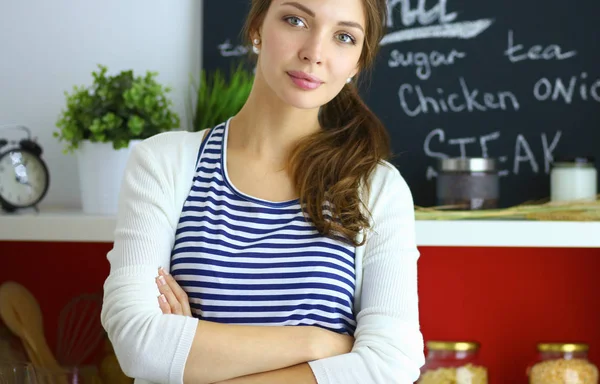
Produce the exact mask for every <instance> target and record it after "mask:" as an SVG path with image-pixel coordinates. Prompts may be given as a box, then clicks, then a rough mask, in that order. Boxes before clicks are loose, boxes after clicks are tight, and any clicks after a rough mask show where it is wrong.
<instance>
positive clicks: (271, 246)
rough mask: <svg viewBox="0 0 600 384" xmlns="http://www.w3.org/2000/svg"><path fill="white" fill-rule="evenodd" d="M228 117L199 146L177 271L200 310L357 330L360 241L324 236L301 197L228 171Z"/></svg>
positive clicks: (180, 230) (250, 321) (245, 320)
mask: <svg viewBox="0 0 600 384" xmlns="http://www.w3.org/2000/svg"><path fill="white" fill-rule="evenodd" d="M228 131H229V120H228V121H227V122H226V123H223V124H220V125H218V126H216V127H214V128H213V129H211V130H210V132H209V134H208V137H207V138H206V140H205V141H204V143H203V144H202V146H201V147H200V151H199V154H198V163H197V169H196V173H195V176H194V180H193V185H192V188H191V191H190V194H189V196H188V198H187V199H186V201H185V203H184V206H183V210H182V214H181V218H180V220H179V223H178V226H177V232H176V237H175V244H174V247H173V252H172V257H171V273H172V275H173V276H174V278H175V279H176V280H177V281H178V283H179V284H180V285H181V287H182V288H183V289H184V290H185V291H186V292H187V294H188V297H189V300H190V305H191V308H192V313H193V315H194V316H196V317H198V318H201V319H204V320H209V321H214V322H220V323H229V324H245V325H265V326H267V325H315V326H320V327H323V328H327V329H330V330H333V331H336V332H340V333H347V334H353V333H354V330H355V328H356V320H355V317H354V313H353V299H354V289H355V265H354V247H353V246H352V245H350V244H347V243H343V242H342V241H337V240H334V239H331V238H327V237H324V236H321V235H320V234H319V233H318V232H317V230H316V229H315V228H314V226H313V225H312V224H311V223H310V221H308V222H307V220H306V219H305V216H304V214H303V213H302V211H301V209H300V204H299V201H298V200H292V201H287V202H270V201H266V200H262V199H257V198H254V197H251V196H248V195H246V194H244V193H243V192H241V191H239V190H237V189H236V188H235V186H233V185H232V183H231V182H230V181H229V178H228V176H227V168H226V167H225V164H227V136H228Z"/></svg>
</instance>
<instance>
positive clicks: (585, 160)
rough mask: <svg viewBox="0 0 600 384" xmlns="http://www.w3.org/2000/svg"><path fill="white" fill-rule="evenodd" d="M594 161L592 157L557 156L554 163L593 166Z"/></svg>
mask: <svg viewBox="0 0 600 384" xmlns="http://www.w3.org/2000/svg"><path fill="white" fill-rule="evenodd" d="M595 161H596V159H595V158H594V157H593V156H558V157H557V158H556V159H555V160H554V162H555V163H575V164H593V163H594V162H595Z"/></svg>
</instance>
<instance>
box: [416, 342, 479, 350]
mask: <svg viewBox="0 0 600 384" xmlns="http://www.w3.org/2000/svg"><path fill="white" fill-rule="evenodd" d="M425 345H427V349H429V350H433V351H476V350H478V349H479V343H478V342H475V341H439V340H432V341H428V342H427V343H425Z"/></svg>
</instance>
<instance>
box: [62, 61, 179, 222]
mask: <svg viewBox="0 0 600 384" xmlns="http://www.w3.org/2000/svg"><path fill="white" fill-rule="evenodd" d="M98 67H99V71H94V72H92V75H93V78H94V81H93V84H92V85H91V86H89V87H85V86H74V87H73V92H72V93H70V94H69V93H68V92H65V96H66V108H65V109H63V110H62V111H61V114H60V116H59V118H58V120H57V122H56V127H57V128H58V131H55V132H54V134H53V135H54V137H56V138H58V140H59V141H61V142H65V147H64V149H63V152H64V153H65V154H75V155H76V158H77V164H78V169H79V180H80V184H79V185H80V189H81V198H82V205H83V211H84V212H85V213H89V214H115V213H116V211H117V200H118V194H119V189H120V184H121V179H122V177H123V172H124V169H125V165H126V163H127V159H128V157H129V153H130V151H131V148H132V147H133V146H134V145H135V144H137V143H138V142H140V141H142V140H144V139H146V138H149V137H151V136H153V135H156V134H158V133H161V132H166V131H169V130H173V129H175V128H178V127H179V124H180V118H179V116H178V115H177V113H175V112H174V111H173V110H172V105H173V103H172V101H171V100H170V99H169V98H168V97H167V94H168V93H169V92H170V91H171V88H170V87H163V86H162V85H161V84H159V83H158V82H157V81H156V76H157V75H158V73H156V72H150V71H148V72H147V73H146V75H145V76H134V73H133V71H132V70H127V71H121V72H120V73H118V74H116V75H108V69H107V67H106V66H103V65H98Z"/></svg>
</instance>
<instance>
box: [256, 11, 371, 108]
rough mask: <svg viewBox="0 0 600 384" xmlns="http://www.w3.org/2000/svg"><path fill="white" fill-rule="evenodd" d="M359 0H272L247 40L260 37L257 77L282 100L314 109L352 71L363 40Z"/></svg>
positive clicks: (338, 86) (299, 106)
mask: <svg viewBox="0 0 600 384" xmlns="http://www.w3.org/2000/svg"><path fill="white" fill-rule="evenodd" d="M362 2H363V0H272V2H271V6H270V8H269V11H268V12H267V14H266V16H265V20H264V22H263V24H262V27H261V29H260V36H259V35H255V36H253V39H255V38H259V39H260V44H259V48H260V55H259V61H258V70H259V71H260V76H261V77H262V79H263V80H264V81H265V82H266V83H267V85H268V86H269V87H270V88H271V89H272V90H273V91H274V93H275V94H277V95H278V96H279V97H280V98H281V99H282V100H283V101H284V102H285V103H287V104H289V105H292V106H294V107H296V108H302V109H308V108H318V107H320V106H322V105H324V104H326V103H328V102H329V101H331V100H332V99H333V98H334V97H335V96H336V95H337V94H338V93H339V92H340V91H341V90H342V88H343V87H344V86H345V85H346V80H347V79H348V78H349V77H353V76H354V75H356V73H357V71H358V61H359V59H360V56H361V52H362V48H363V43H364V40H365V35H364V30H365V14H364V9H363V3H362ZM306 78H309V79H306Z"/></svg>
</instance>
